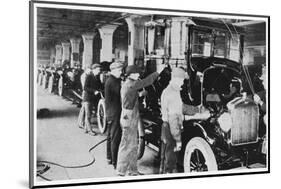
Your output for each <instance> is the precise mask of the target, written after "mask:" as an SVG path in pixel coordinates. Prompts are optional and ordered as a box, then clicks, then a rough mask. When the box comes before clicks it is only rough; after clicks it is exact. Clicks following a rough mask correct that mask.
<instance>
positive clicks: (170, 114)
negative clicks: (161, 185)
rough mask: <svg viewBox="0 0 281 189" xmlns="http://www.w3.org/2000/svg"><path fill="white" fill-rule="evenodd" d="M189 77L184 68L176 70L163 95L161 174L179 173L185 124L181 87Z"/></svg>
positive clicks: (173, 71)
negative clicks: (178, 161) (178, 155)
mask: <svg viewBox="0 0 281 189" xmlns="http://www.w3.org/2000/svg"><path fill="white" fill-rule="evenodd" d="M187 78H188V75H187V73H186V72H185V71H184V70H183V69H182V68H174V69H173V70H172V77H171V80H170V83H169V85H168V86H167V88H166V89H165V90H164V91H163V93H162V95H161V113H162V120H163V124H162V128H161V141H162V145H161V164H160V173H175V172H177V155H176V152H178V151H180V150H181V146H182V143H181V128H182V122H183V112H182V106H183V102H182V99H181V96H180V90H181V86H182V85H183V81H184V79H187Z"/></svg>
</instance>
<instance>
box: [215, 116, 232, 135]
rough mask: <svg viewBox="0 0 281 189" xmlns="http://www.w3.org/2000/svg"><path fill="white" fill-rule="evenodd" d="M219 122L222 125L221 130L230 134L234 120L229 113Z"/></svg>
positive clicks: (221, 117) (219, 119)
mask: <svg viewBox="0 0 281 189" xmlns="http://www.w3.org/2000/svg"><path fill="white" fill-rule="evenodd" d="M218 122H219V124H220V127H221V129H222V130H223V131H224V132H228V131H229V130H230V128H231V125H232V119H231V116H230V114H229V113H223V114H222V115H221V116H220V117H219V118H218Z"/></svg>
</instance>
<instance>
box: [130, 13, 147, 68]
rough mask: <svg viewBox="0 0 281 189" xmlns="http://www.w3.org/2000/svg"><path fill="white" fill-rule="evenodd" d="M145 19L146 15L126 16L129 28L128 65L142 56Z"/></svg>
mask: <svg viewBox="0 0 281 189" xmlns="http://www.w3.org/2000/svg"><path fill="white" fill-rule="evenodd" d="M147 21H149V18H148V17H140V16H136V15H132V16H130V17H128V18H126V22H127V24H128V28H129V44H128V45H129V46H128V65H133V64H134V62H135V60H136V61H137V60H138V59H142V58H144V23H145V22H147Z"/></svg>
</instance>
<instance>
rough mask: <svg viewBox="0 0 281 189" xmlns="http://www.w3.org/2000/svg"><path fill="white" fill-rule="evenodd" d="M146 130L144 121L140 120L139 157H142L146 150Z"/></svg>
mask: <svg viewBox="0 0 281 189" xmlns="http://www.w3.org/2000/svg"><path fill="white" fill-rule="evenodd" d="M144 135H145V132H144V127H143V123H142V121H141V120H140V121H139V124H138V159H141V158H142V156H143V154H144V150H145V138H144Z"/></svg>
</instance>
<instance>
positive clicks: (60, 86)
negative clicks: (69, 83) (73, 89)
mask: <svg viewBox="0 0 281 189" xmlns="http://www.w3.org/2000/svg"><path fill="white" fill-rule="evenodd" d="M58 93H59V96H62V95H63V77H62V76H61V77H60V79H59V83H58Z"/></svg>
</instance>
